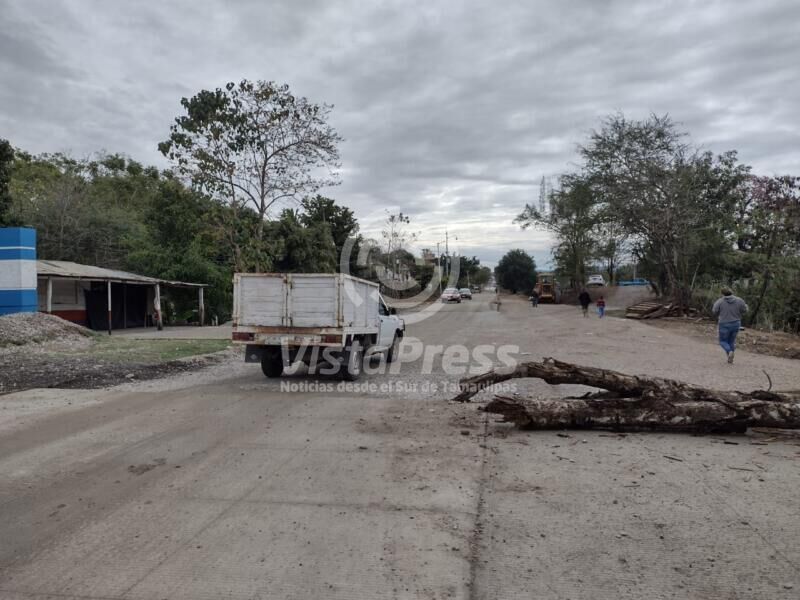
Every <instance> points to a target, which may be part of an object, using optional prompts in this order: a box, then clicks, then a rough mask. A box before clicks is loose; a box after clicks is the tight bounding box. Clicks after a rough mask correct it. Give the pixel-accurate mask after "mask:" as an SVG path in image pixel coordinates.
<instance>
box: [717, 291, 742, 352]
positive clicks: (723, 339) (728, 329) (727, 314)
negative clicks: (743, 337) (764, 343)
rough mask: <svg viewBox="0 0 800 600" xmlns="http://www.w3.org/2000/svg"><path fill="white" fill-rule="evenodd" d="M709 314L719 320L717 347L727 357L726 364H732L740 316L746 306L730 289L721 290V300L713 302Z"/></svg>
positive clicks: (740, 324) (740, 321)
mask: <svg viewBox="0 0 800 600" xmlns="http://www.w3.org/2000/svg"><path fill="white" fill-rule="evenodd" d="M711 312H712V313H714V316H716V317H718V320H719V345H720V346H722V349H723V350H725V353H726V354H727V355H728V363H729V364H731V365H732V364H733V355H734V353H735V352H736V336H737V335H738V333H739V329H740V328H741V326H742V316H744V314H745V313H746V312H747V304H746V303H745V301H744V300H742V299H741V298H739V297H738V296H734V295H733V292H732V291H731V288H729V287H724V288H722V298H720V299H719V300H717V301H716V302H714V306H713V307H712V308H711Z"/></svg>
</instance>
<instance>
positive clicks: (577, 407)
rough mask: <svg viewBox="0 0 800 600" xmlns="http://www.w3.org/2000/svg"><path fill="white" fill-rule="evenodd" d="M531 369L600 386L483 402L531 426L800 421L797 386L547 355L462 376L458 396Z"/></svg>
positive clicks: (549, 377) (710, 427) (722, 426)
mask: <svg viewBox="0 0 800 600" xmlns="http://www.w3.org/2000/svg"><path fill="white" fill-rule="evenodd" d="M520 377H534V378H538V379H542V380H544V381H546V382H547V383H550V384H555V385H558V384H564V383H568V384H579V385H585V386H588V387H593V388H599V389H601V390H604V391H601V392H596V393H588V394H586V395H584V396H581V397H579V398H554V399H546V400H540V399H532V398H517V397H508V396H495V397H494V398H493V399H492V400H491V401H490V402H489V404H488V405H487V406H486V407H485V410H486V411H487V412H491V413H496V414H501V415H503V416H504V418H505V420H506V421H511V422H514V423H516V424H517V425H519V426H520V427H523V428H527V429H562V428H599V429H616V430H659V431H693V432H700V433H708V432H717V433H720V432H742V431H744V430H745V429H747V427H780V428H785V429H798V428H800V391H792V392H782V393H777V392H772V391H770V390H756V391H753V392H739V391H719V390H712V389H708V388H704V387H700V386H695V385H691V384H688V383H683V382H681V381H676V380H673V379H663V378H660V377H645V376H641V375H626V374H624V373H620V372H617V371H610V370H607V369H598V368H595V367H582V366H579V365H574V364H571V363H565V362H561V361H557V360H555V359H552V358H546V359H545V360H544V361H542V362H540V363H539V362H526V363H522V364H520V365H517V367H516V368H514V369H513V370H509V371H489V372H488V373H484V374H482V375H478V376H476V377H469V378H466V379H463V380H462V381H461V384H460V387H461V390H462V391H461V393H460V394H458V396H456V397H455V400H459V401H462V402H464V401H468V400H469V399H470V398H471V397H472V396H473V395H475V394H476V393H478V392H479V391H481V390H482V389H485V388H486V387H488V386H490V385H493V384H495V383H500V382H502V381H507V380H509V379H514V378H520Z"/></svg>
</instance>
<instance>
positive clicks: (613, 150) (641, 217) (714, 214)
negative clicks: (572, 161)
mask: <svg viewBox="0 0 800 600" xmlns="http://www.w3.org/2000/svg"><path fill="white" fill-rule="evenodd" d="M581 155H582V156H583V159H584V170H583V176H584V177H585V178H586V179H587V180H588V181H589V182H590V184H591V185H592V188H593V189H594V190H595V192H596V193H597V194H598V195H599V196H600V198H601V199H602V202H603V203H604V204H605V208H606V209H607V212H608V213H610V214H613V215H615V218H616V220H617V222H618V223H619V225H621V226H622V228H623V229H624V230H625V231H626V232H627V233H629V234H630V235H631V236H634V237H635V238H637V239H638V240H639V241H640V242H644V243H646V245H647V247H649V248H651V249H652V250H653V251H655V252H657V257H656V261H657V263H658V264H660V265H661V266H662V268H663V274H664V281H665V283H666V287H667V291H668V292H669V293H671V294H672V295H674V296H675V298H676V299H678V300H679V301H680V302H681V303H682V304H685V303H686V302H688V299H689V297H690V294H691V283H692V281H693V280H694V277H695V276H696V274H697V273H698V271H699V270H700V269H702V268H704V267H707V266H709V265H710V262H709V259H713V258H714V256H715V253H716V252H717V251H718V250H719V248H720V247H721V246H723V245H724V244H725V232H726V231H729V230H730V229H731V228H732V219H733V214H734V209H735V206H736V203H737V194H738V193H740V190H741V187H742V185H743V182H744V181H745V179H746V176H747V171H748V169H747V167H745V166H743V165H741V164H739V163H738V161H737V158H736V154H735V153H734V152H729V153H726V154H723V155H720V156H716V157H715V156H714V155H712V154H711V153H710V152H701V151H699V150H697V149H696V148H694V147H693V146H691V145H690V144H689V143H687V141H686V134H685V133H684V132H683V131H680V130H679V129H678V127H677V126H676V124H675V123H674V122H673V121H672V120H671V119H670V118H669V116H663V117H662V116H656V115H652V116H651V117H649V118H648V119H646V120H643V121H630V120H627V119H626V118H625V117H624V116H622V115H614V116H612V117H609V118H608V119H606V120H605V121H604V122H603V126H602V128H601V129H600V130H599V131H595V132H593V133H592V135H591V136H590V139H589V142H588V143H587V144H586V145H585V146H583V147H582V148H581Z"/></svg>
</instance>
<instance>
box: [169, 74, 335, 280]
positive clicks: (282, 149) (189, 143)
mask: <svg viewBox="0 0 800 600" xmlns="http://www.w3.org/2000/svg"><path fill="white" fill-rule="evenodd" d="M181 105H182V106H183V108H184V109H185V111H186V114H184V115H182V116H180V117H178V118H176V119H175V123H174V124H173V125H172V127H171V129H170V137H169V139H168V140H166V141H164V142H162V143H160V144H159V150H160V151H161V153H162V154H163V155H164V156H166V157H167V158H169V159H170V160H171V161H172V162H173V164H174V165H175V168H176V170H177V172H178V173H179V174H181V175H187V176H189V177H191V179H192V181H193V182H194V183H195V185H197V186H198V187H199V188H200V189H202V190H203V191H205V192H206V193H208V194H209V195H211V196H213V197H214V198H216V199H218V200H219V201H221V202H224V203H226V204H228V205H230V206H231V207H233V208H234V211H233V213H230V214H231V215H232V216H234V217H238V216H242V215H244V214H245V213H243V211H242V209H244V208H249V209H250V210H253V211H254V212H255V213H256V215H257V216H258V221H257V224H256V229H255V231H254V232H253V235H254V236H255V238H256V240H257V241H258V242H264V241H265V238H264V230H265V219H266V218H267V216H268V215H269V212H270V210H271V209H272V208H273V207H274V206H275V205H276V203H279V202H282V201H285V200H290V199H294V200H299V199H301V198H303V197H305V196H308V195H310V194H313V193H314V192H316V191H317V190H318V189H319V188H320V187H322V186H324V185H330V184H333V183H335V182H336V179H335V177H334V174H333V170H334V169H335V168H336V167H338V160H339V150H338V148H337V145H338V143H339V142H340V141H341V137H340V136H339V135H338V134H337V133H336V131H335V130H334V129H333V127H331V126H330V125H329V124H328V116H329V114H330V111H331V107H330V106H328V105H325V104H322V105H319V104H314V103H312V102H310V101H309V100H307V99H306V98H303V97H298V96H295V95H294V94H292V93H291V92H290V90H289V87H288V86H286V85H277V84H275V83H274V82H268V81H255V82H251V81H247V80H242V81H241V82H239V83H238V84H236V83H228V84H227V85H226V86H225V88H224V89H220V88H217V89H216V90H214V91H209V90H201V91H200V92H198V93H197V94H196V95H195V96H193V97H192V98H183V99H182V100H181ZM325 173H327V175H326V174H325ZM249 266H250V265H244V264H237V265H236V268H237V269H240V270H241V269H245V268H248V267H249ZM261 266H262V265H255V267H256V268H259V267H261Z"/></svg>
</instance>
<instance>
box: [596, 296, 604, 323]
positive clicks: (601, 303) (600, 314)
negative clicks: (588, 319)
mask: <svg viewBox="0 0 800 600" xmlns="http://www.w3.org/2000/svg"><path fill="white" fill-rule="evenodd" d="M595 304H597V316H598V317H600V318H601V319H602V318H603V317H604V316H605V314H606V301H605V299H604V298H603V297H602V296H600V297H599V298H598V299H597V302H595Z"/></svg>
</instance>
